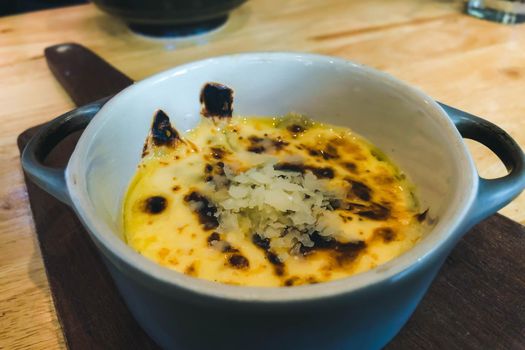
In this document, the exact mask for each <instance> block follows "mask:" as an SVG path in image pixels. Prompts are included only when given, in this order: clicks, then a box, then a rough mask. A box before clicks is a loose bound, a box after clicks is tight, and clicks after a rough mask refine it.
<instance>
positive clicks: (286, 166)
mask: <svg viewBox="0 0 525 350" xmlns="http://www.w3.org/2000/svg"><path fill="white" fill-rule="evenodd" d="M273 168H274V169H275V170H280V171H291V172H296V173H301V174H304V172H305V171H306V167H305V166H304V165H303V164H296V163H287V162H281V163H277V164H275V165H274V166H273Z"/></svg>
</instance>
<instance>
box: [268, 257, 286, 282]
mask: <svg viewBox="0 0 525 350" xmlns="http://www.w3.org/2000/svg"><path fill="white" fill-rule="evenodd" d="M266 259H268V261H269V262H270V264H272V265H273V269H274V271H275V274H276V275H277V276H282V275H284V264H283V262H282V261H281V259H279V257H278V256H277V254H275V253H274V252H272V251H267V252H266Z"/></svg>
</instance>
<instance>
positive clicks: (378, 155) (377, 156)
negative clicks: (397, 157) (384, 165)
mask: <svg viewBox="0 0 525 350" xmlns="http://www.w3.org/2000/svg"><path fill="white" fill-rule="evenodd" d="M370 154H371V155H372V157H374V158H375V159H377V160H378V161H380V162H384V161H385V160H386V157H385V155H384V154H383V153H382V152H381V151H380V150H378V149H371V150H370Z"/></svg>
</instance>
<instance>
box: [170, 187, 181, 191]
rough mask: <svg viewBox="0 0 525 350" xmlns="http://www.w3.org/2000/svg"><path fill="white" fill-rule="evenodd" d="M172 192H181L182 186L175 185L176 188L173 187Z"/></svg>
mask: <svg viewBox="0 0 525 350" xmlns="http://www.w3.org/2000/svg"><path fill="white" fill-rule="evenodd" d="M171 190H172V191H173V192H177V191H179V190H180V186H179V185H175V186H173V187H172V188H171Z"/></svg>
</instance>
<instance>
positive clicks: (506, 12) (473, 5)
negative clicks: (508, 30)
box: [467, 0, 525, 24]
mask: <svg viewBox="0 0 525 350" xmlns="http://www.w3.org/2000/svg"><path fill="white" fill-rule="evenodd" d="M467 13H468V14H469V15H472V16H474V17H478V18H482V19H486V20H489V21H494V22H499V23H505V24H516V23H522V22H525V0H468V2H467Z"/></svg>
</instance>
